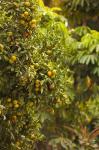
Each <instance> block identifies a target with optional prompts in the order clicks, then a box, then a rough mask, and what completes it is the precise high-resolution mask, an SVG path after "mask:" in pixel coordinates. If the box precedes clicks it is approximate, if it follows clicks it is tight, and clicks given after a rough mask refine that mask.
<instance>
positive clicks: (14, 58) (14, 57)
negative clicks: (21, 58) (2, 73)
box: [10, 55, 17, 63]
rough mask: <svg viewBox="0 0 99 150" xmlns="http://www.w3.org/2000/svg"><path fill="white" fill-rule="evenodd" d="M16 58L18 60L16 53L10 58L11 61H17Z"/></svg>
mask: <svg viewBox="0 0 99 150" xmlns="http://www.w3.org/2000/svg"><path fill="white" fill-rule="evenodd" d="M16 60H17V57H16V56H15V55H12V56H11V58H10V61H11V62H12V63H14V62H16Z"/></svg>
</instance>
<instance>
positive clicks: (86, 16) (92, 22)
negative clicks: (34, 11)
mask: <svg viewBox="0 0 99 150" xmlns="http://www.w3.org/2000/svg"><path fill="white" fill-rule="evenodd" d="M45 4H46V5H47V6H50V7H55V6H56V7H60V8H61V10H60V11H59V9H58V8H57V9H56V10H58V12H61V13H62V15H64V16H65V17H66V18H68V20H69V25H70V26H71V27H74V26H76V27H77V26H79V25H88V26H90V27H91V28H92V29H96V30H99V22H98V19H99V1H98V0H62V1H61V0H49V1H46V0H45Z"/></svg>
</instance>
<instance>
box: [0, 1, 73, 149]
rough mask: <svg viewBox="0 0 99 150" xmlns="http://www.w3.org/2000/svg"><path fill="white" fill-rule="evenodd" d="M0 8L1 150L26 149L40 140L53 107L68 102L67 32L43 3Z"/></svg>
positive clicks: (15, 3)
mask: <svg viewBox="0 0 99 150" xmlns="http://www.w3.org/2000/svg"><path fill="white" fill-rule="evenodd" d="M0 5H1V6H0V120H1V123H0V135H1V136H0V148H1V149H2V148H4V149H28V150H30V149H33V148H34V147H35V141H37V140H41V139H42V138H43V136H42V134H41V133H40V129H41V123H44V121H45V119H47V117H48V116H46V115H45V114H47V115H49V114H51V115H53V114H54V103H60V101H61V102H62V101H63V103H64V105H65V104H68V103H70V99H69V96H70V97H72V96H71V95H70V94H69V95H68V93H67V92H66V91H68V86H69V84H70V85H71V82H69V81H66V79H67V76H66V70H67V67H66V66H65V64H64V61H65V45H66V44H65V39H66V37H68V36H69V34H68V31H67V29H65V26H64V23H63V22H62V21H61V18H60V17H59V16H58V15H56V14H53V13H52V12H51V11H49V10H46V9H45V8H43V3H42V1H38V0H36V1H35V0H26V1H25V0H16V1H15V0H11V1H9V0H3V1H1V2H0ZM63 45H64V46H63ZM64 81H65V82H64ZM66 93H67V94H66ZM45 112H46V113H45ZM41 116H43V117H41Z"/></svg>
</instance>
